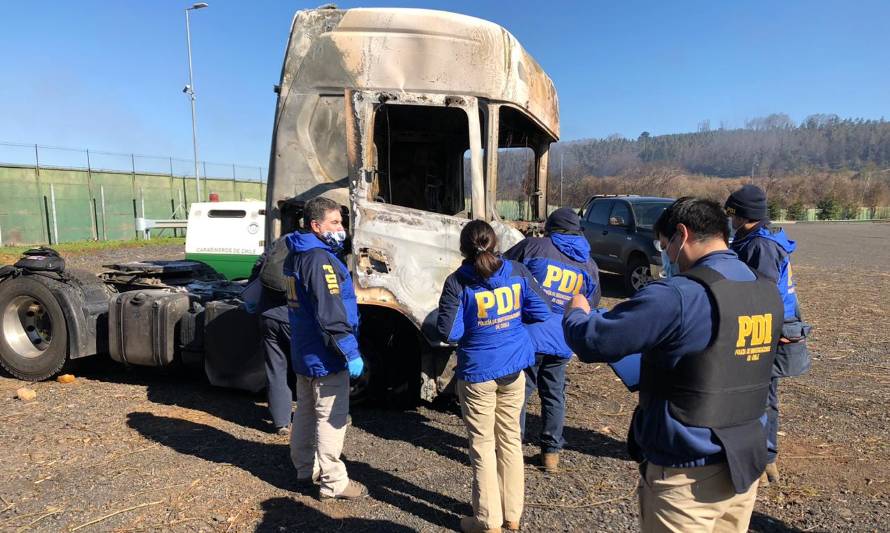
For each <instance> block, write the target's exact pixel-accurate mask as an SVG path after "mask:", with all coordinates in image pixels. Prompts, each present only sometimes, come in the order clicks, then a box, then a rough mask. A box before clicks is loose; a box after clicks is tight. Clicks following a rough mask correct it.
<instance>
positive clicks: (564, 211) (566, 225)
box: [544, 207, 581, 233]
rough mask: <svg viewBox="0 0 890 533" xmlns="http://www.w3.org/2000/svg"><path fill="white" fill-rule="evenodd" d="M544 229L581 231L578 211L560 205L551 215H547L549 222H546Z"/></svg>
mask: <svg viewBox="0 0 890 533" xmlns="http://www.w3.org/2000/svg"><path fill="white" fill-rule="evenodd" d="M544 231H546V232H547V233H552V232H554V231H555V232H562V233H568V232H574V233H580V232H581V219H580V218H579V217H578V213H576V212H574V211H573V210H571V209H569V208H568V207H560V208H559V209H557V210H556V211H554V212H552V213H550V216H549V217H547V222H545V223H544Z"/></svg>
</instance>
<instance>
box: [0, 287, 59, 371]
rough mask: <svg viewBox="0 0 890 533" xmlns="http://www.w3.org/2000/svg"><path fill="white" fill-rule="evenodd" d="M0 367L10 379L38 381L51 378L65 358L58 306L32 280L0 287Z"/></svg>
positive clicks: (51, 296) (47, 291) (50, 295)
mask: <svg viewBox="0 0 890 533" xmlns="http://www.w3.org/2000/svg"><path fill="white" fill-rule="evenodd" d="M0 328H2V329H0V365H2V366H3V368H5V369H6V370H7V371H8V372H9V373H10V374H12V375H13V376H15V377H17V378H19V379H23V380H27V381H40V380H43V379H47V378H49V377H52V376H53V375H55V374H56V373H57V372H58V371H59V370H61V369H62V366H63V365H64V364H65V359H66V357H67V355H68V329H67V326H66V323H65V316H64V314H63V313H62V307H61V306H60V305H59V303H58V302H57V301H56V298H55V297H54V296H53V294H52V292H50V290H49V289H48V288H47V287H46V286H45V285H44V284H43V283H40V282H39V281H37V280H35V279H30V278H28V277H19V278H16V279H13V280H8V281H6V282H5V283H3V284H0Z"/></svg>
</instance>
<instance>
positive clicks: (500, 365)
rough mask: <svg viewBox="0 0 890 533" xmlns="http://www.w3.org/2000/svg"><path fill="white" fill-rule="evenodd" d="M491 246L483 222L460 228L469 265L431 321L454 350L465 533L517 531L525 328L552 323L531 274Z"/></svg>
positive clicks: (527, 357)
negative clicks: (465, 478) (466, 477)
mask: <svg viewBox="0 0 890 533" xmlns="http://www.w3.org/2000/svg"><path fill="white" fill-rule="evenodd" d="M496 247H497V237H496V236H495V233H494V230H493V229H492V227H491V226H490V225H489V224H488V223H487V222H485V221H482V220H473V221H471V222H469V223H468V224H467V225H466V226H464V228H463V230H462V231H461V234H460V251H461V253H462V254H463V256H464V257H465V258H466V259H465V260H464V263H463V265H461V267H460V268H458V269H457V271H456V272H454V273H452V274H451V275H450V276H448V278H447V279H446V280H445V285H444V287H443V288H442V295H441V297H440V298H439V308H438V317H437V320H436V328H437V330H438V334H439V336H440V337H441V338H442V339H443V340H445V341H446V342H449V343H456V344H457V371H456V377H457V393H458V397H459V399H460V406H461V413H462V414H463V419H464V424H465V425H466V427H467V434H468V436H469V440H470V446H469V448H470V461H471V463H472V466H473V516H467V517H464V518H463V519H461V530H462V531H465V532H494V531H501V528H502V527H503V528H506V529H508V530H518V529H519V521H520V519H521V517H522V509H523V501H524V492H525V470H524V465H523V455H522V439H521V437H520V429H519V412H520V410H521V409H522V405H523V403H524V401H525V374H524V373H523V370H525V369H526V368H528V367H529V366H531V365H533V364H534V362H535V351H534V348H533V347H532V343H531V339H530V338H529V335H528V332H527V331H526V328H525V327H524V326H523V323H529V322H541V321H544V320H547V319H548V318H549V317H550V308H549V306H548V305H547V302H546V301H545V299H544V296H543V293H542V292H541V288H540V287H539V286H538V284H537V282H536V281H535V279H534V277H533V276H532V275H531V273H530V272H529V271H528V269H526V268H525V266H523V265H522V263H518V262H515V261H509V260H504V259H501V258H499V257H498V256H497V255H495V253H494V250H495V248H496Z"/></svg>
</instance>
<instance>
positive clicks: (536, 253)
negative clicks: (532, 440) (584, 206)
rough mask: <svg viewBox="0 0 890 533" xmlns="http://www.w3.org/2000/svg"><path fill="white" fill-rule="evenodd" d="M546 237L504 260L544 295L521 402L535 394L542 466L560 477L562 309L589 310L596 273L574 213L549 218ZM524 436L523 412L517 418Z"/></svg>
mask: <svg viewBox="0 0 890 533" xmlns="http://www.w3.org/2000/svg"><path fill="white" fill-rule="evenodd" d="M544 231H545V233H546V236H544V237H528V238H526V239H524V240H522V241H521V242H519V243H518V244H517V245H516V246H514V247H513V248H510V249H509V250H508V251H507V252H506V253H505V254H504V257H505V258H507V259H511V260H513V261H519V262H520V263H522V264H523V265H525V266H526V267H527V268H528V270H529V271H530V272H531V273H532V275H533V276H534V277H535V279H536V280H537V281H538V283H539V284H540V285H541V288H542V289H543V290H544V294H545V295H546V297H547V299H548V301H549V302H550V309H551V311H552V314H551V315H550V317H549V318H548V319H547V320H545V321H544V322H538V323H535V324H529V326H528V332H529V334H530V335H531V338H532V343H533V344H534V347H535V364H534V365H532V366H530V367H529V368H526V369H525V398H526V402H528V398H529V397H530V396H531V395H532V394H533V393H534V391H535V389H537V391H538V395H539V396H540V398H541V434H540V437H539V443H540V446H541V464H542V466H543V467H544V470H545V471H546V472H548V473H551V474H555V473H557V472H558V471H559V452H560V451H561V450H562V447H563V446H564V445H565V439H563V436H562V431H563V426H564V424H565V414H566V395H565V388H566V366H568V364H569V360H570V359H571V358H572V349H571V348H569V347H568V345H567V344H566V341H565V337H564V336H563V334H562V315H563V313H564V311H565V306H566V304H567V303H568V302H569V301H570V300H571V299H572V297H573V296H574V295H576V294H582V295H584V297H585V298H587V301H588V302H589V303H590V306H591V307H596V306H597V305H598V304H599V300H600V283H599V270H597V268H596V263H595V262H594V261H593V259H591V257H590V244H588V242H587V239H586V238H584V235H583V234H582V232H581V220H580V218H579V217H578V213H576V212H575V211H574V210H572V209H569V208H566V207H562V208H559V209H557V210H556V211H554V212H553V213H551V214H550V216H549V217H547V222H546V223H545V224H544ZM520 425H521V427H522V434H523V437H524V435H525V406H523V409H522V414H521V415H520Z"/></svg>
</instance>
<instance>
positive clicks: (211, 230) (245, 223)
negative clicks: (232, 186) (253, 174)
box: [185, 200, 266, 280]
mask: <svg viewBox="0 0 890 533" xmlns="http://www.w3.org/2000/svg"><path fill="white" fill-rule="evenodd" d="M265 221H266V204H265V202H261V201H258V200H246V201H241V202H200V203H197V202H196V203H193V204H192V206H191V209H190V210H189V218H188V231H187V233H186V237H185V258H186V259H191V260H194V261H201V262H203V263H206V264H208V265H210V266H211V267H213V269H214V270H216V271H217V272H219V273H220V274H222V275H224V276H225V277H226V278H227V279H230V280H234V279H242V278H246V277H247V276H249V275H250V269H251V267H253V264H254V263H255V262H256V260H257V258H258V257H259V256H260V254H262V253H263V247H264V244H265V243H264V242H263V239H264V235H265V229H266V222H265Z"/></svg>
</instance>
